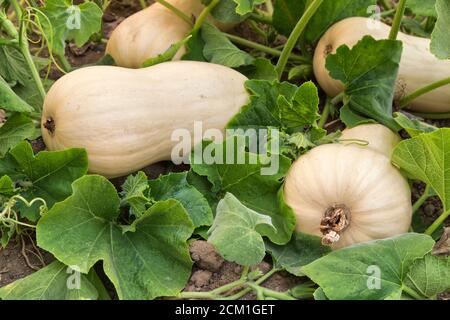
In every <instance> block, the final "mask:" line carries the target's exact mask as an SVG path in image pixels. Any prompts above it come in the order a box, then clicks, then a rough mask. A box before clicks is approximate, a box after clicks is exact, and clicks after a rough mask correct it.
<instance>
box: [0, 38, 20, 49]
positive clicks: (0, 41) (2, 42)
mask: <svg viewBox="0 0 450 320" xmlns="http://www.w3.org/2000/svg"><path fill="white" fill-rule="evenodd" d="M18 43H19V42H18V41H17V40H16V39H11V40H10V39H0V46H11V47H17V45H18Z"/></svg>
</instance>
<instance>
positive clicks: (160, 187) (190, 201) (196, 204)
mask: <svg viewBox="0 0 450 320" xmlns="http://www.w3.org/2000/svg"><path fill="white" fill-rule="evenodd" d="M187 175H188V173H187V172H181V173H169V174H168V175H165V176H160V177H159V178H158V179H156V180H150V181H149V182H148V183H149V186H150V192H149V195H150V197H151V198H153V199H154V200H156V201H162V200H168V199H175V200H178V201H179V202H180V203H181V204H182V205H183V207H184V209H185V210H186V211H187V213H188V214H189V216H190V217H191V219H192V222H193V223H194V226H195V227H196V228H198V227H201V226H210V225H211V224H212V222H213V214H212V211H211V207H210V206H209V204H208V201H207V200H206V198H205V197H204V196H203V195H202V194H201V193H200V191H198V190H197V189H196V188H195V187H193V186H191V185H190V184H189V183H188V181H187Z"/></svg>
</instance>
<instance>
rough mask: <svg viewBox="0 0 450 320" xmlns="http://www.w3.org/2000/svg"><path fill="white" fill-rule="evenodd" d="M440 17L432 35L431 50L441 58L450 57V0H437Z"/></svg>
mask: <svg viewBox="0 0 450 320" xmlns="http://www.w3.org/2000/svg"><path fill="white" fill-rule="evenodd" d="M436 11H437V13H438V19H437V22H436V26H435V27H434V30H433V33H432V35H431V52H432V53H434V54H435V55H436V57H438V58H440V59H450V37H449V36H448V31H449V30H450V1H448V0H436Z"/></svg>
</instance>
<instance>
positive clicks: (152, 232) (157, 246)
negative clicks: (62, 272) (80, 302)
mask: <svg viewBox="0 0 450 320" xmlns="http://www.w3.org/2000/svg"><path fill="white" fill-rule="evenodd" d="M119 205H120V200H119V196H118V195H117V191H116V190H115V188H114V186H113V185H112V184H111V183H110V182H109V181H108V180H107V179H106V178H104V177H101V176H85V177H82V178H80V179H78V180H77V181H75V182H74V183H73V194H72V196H70V197H69V198H67V199H66V200H64V201H63V202H60V203H57V204H56V205H55V206H54V207H53V208H52V209H51V210H50V211H49V212H48V213H47V214H46V215H44V216H43V217H42V218H41V220H40V221H39V223H38V226H37V241H38V245H39V246H40V247H41V248H43V249H45V250H47V251H49V252H51V253H52V254H53V255H54V256H55V257H56V258H57V259H58V260H60V261H61V262H63V263H65V264H67V265H71V266H78V267H79V269H80V271H81V272H83V273H87V272H88V271H89V269H90V268H91V267H92V266H93V265H94V264H95V263H96V262H97V261H100V260H102V261H103V268H104V270H105V273H106V275H107V276H108V277H109V279H110V280H111V282H112V283H113V284H114V286H115V288H116V291H117V293H118V295H119V298H121V299H153V298H156V297H159V296H174V295H176V294H178V293H179V292H180V290H181V289H183V288H184V286H185V285H186V283H187V280H188V279H189V276H190V274H191V267H192V261H191V259H190V256H189V250H188V245H187V240H188V239H189V238H190V236H191V235H192V232H193V230H194V226H193V224H192V222H191V219H190V218H189V216H188V214H187V213H186V211H185V210H184V208H183V206H182V205H181V204H180V203H179V202H178V201H176V200H167V201H161V202H157V203H156V204H154V205H153V206H152V207H151V208H150V209H148V210H147V212H145V213H144V214H143V215H142V216H141V217H140V218H139V219H137V220H135V221H134V222H133V223H132V224H131V225H129V226H123V225H120V224H118V222H117V220H118V216H119V213H120V212H119Z"/></svg>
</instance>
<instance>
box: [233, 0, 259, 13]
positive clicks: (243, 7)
mask: <svg viewBox="0 0 450 320" xmlns="http://www.w3.org/2000/svg"><path fill="white" fill-rule="evenodd" d="M233 1H234V2H235V3H236V4H237V7H236V12H237V13H238V14H240V15H245V14H247V13H251V12H253V10H254V9H255V6H256V5H258V4H263V3H264V1H265V0H233Z"/></svg>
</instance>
